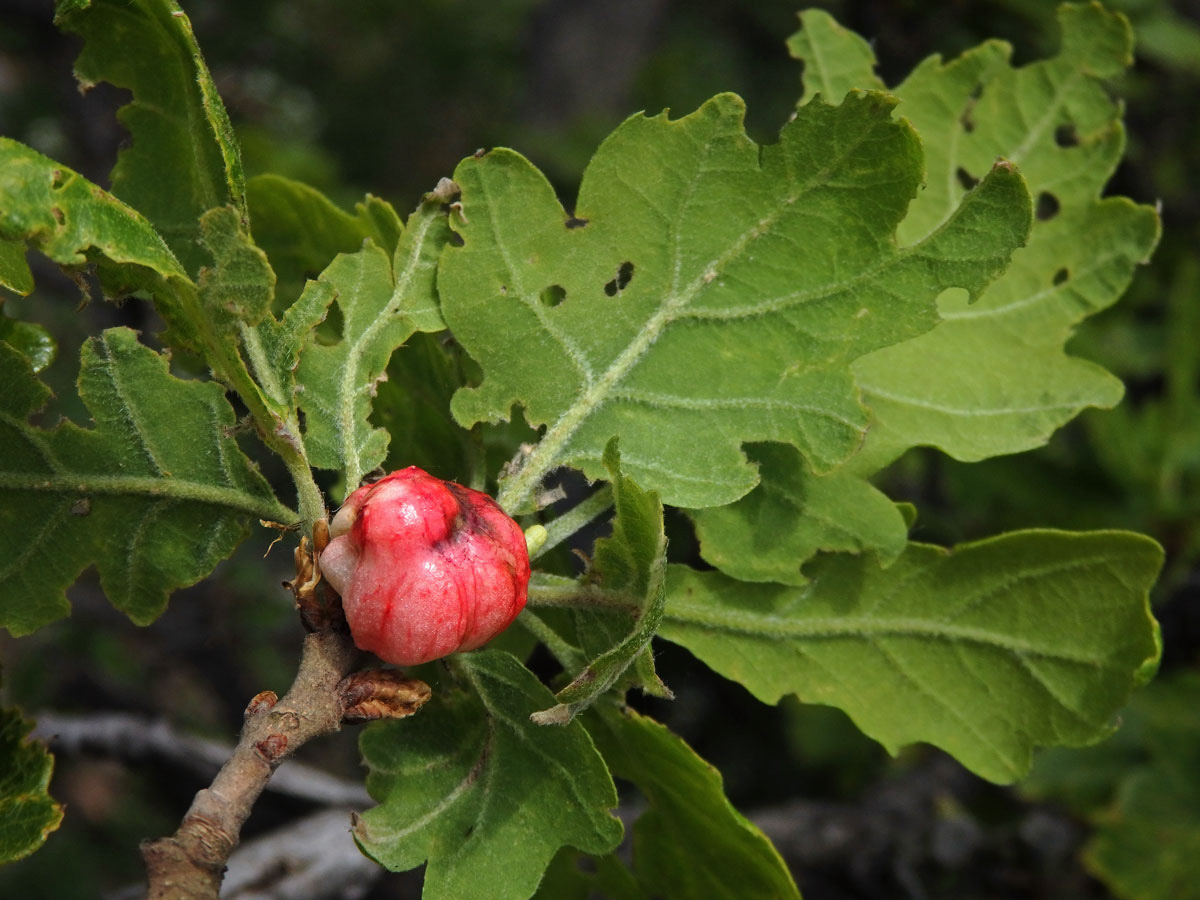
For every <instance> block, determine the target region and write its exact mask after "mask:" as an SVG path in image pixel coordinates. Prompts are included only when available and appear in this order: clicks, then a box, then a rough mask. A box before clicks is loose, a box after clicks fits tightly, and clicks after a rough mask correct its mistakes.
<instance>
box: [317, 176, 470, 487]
mask: <svg viewBox="0 0 1200 900" xmlns="http://www.w3.org/2000/svg"><path fill="white" fill-rule="evenodd" d="M449 236H450V230H449V226H448V224H447V222H446V212H445V211H444V209H443V204H442V198H440V197H438V196H435V195H434V194H427V195H426V196H425V198H424V199H423V200H422V202H421V205H420V206H419V207H418V208H417V210H416V212H414V213H413V214H412V215H411V216H410V217H409V220H408V223H407V225H406V227H405V229H404V233H403V234H402V235H401V236H400V239H399V242H398V243H397V245H396V252H395V255H394V257H389V256H388V255H387V254H386V253H385V252H384V251H383V250H381V249H380V248H379V247H378V246H377V245H376V244H375V243H374V242H373V241H368V243H367V244H366V245H365V246H364V247H363V248H362V249H361V250H360V251H358V252H357V253H350V254H345V253H343V254H340V255H338V256H337V257H336V258H335V259H334V260H333V262H332V263H330V264H329V266H328V268H326V269H325V271H324V272H322V273H321V279H320V280H321V281H322V282H324V283H325V284H327V285H328V286H329V288H330V289H331V291H332V294H333V297H334V299H335V302H336V303H337V305H338V307H339V309H340V310H341V313H342V332H341V335H340V339H339V340H338V341H337V343H334V344H324V343H321V342H320V341H318V340H317V339H316V338H315V337H314V338H313V339H311V340H310V341H309V345H308V346H307V347H305V348H304V349H303V350H302V351H301V353H300V364H299V368H298V369H297V371H296V381H297V384H298V386H299V390H300V398H299V399H300V407H301V409H302V410H303V411H304V414H305V431H304V445H305V448H306V450H307V452H308V458H309V461H310V463H311V464H312V465H314V466H316V467H318V468H325V469H336V470H339V471H341V472H344V473H345V477H346V485H347V489H348V490H353V489H354V488H355V487H357V485H358V483H359V482H360V481H361V480H362V478H363V476H365V475H366V474H367V473H368V472H370V471H371V470H372V469H373V468H375V467H376V466H378V465H379V464H380V463H381V462H383V460H384V457H385V456H386V455H387V445H388V433H387V432H386V431H384V430H383V429H381V428H376V427H375V426H373V425H372V424H371V423H370V421H369V416H370V414H371V406H372V401H373V399H374V396H375V390H376V385H377V384H378V383H379V381H380V379H382V378H383V377H384V373H385V370H386V368H387V364H388V360H389V359H390V358H391V356H392V352H393V351H394V350H395V349H396V348H397V347H399V346H400V345H402V344H403V343H404V342H405V341H406V340H407V339H408V338H409V336H410V335H412V334H413V333H414V332H416V331H440V330H441V329H443V328H445V324H444V323H443V322H442V318H441V314H440V313H439V311H438V295H437V291H436V290H435V288H434V277H435V274H436V271H437V259H438V254H439V253H440V252H441V250H442V247H443V246H445V244H446V241H447V240H448V239H449Z"/></svg>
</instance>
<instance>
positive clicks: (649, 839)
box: [587, 708, 800, 900]
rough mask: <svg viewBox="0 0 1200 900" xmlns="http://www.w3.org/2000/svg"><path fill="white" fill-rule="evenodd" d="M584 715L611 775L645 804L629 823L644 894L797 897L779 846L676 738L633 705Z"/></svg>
mask: <svg viewBox="0 0 1200 900" xmlns="http://www.w3.org/2000/svg"><path fill="white" fill-rule="evenodd" d="M587 721H588V723H589V726H590V728H591V731H592V734H593V735H594V736H595V738H596V744H597V746H599V748H600V752H601V753H602V754H604V761H605V762H606V763H608V765H609V767H610V768H611V769H612V771H613V774H614V775H616V776H617V777H618V778H623V779H625V780H627V781H632V782H633V783H634V784H635V785H637V788H638V790H640V791H641V792H642V794H643V795H645V797H646V800H647V802H648V803H649V808H648V809H647V810H646V811H645V812H643V813H642V814H641V816H639V817H638V820H637V822H636V824H634V826H633V865H634V870H635V872H636V873H637V877H638V881H639V882H641V884H642V886H643V888H644V889H645V891H646V893H647V894H648V895H649V896H652V897H665V898H671V897H703V898H705V900H785V898H788V897H795V898H799V896H800V894H799V892H798V891H797V890H796V885H795V883H794V882H793V881H792V876H791V875H790V874H789V872H788V868H787V865H786V863H784V861H783V859H782V857H780V855H779V851H778V850H776V849H775V848H774V847H773V846H771V842H770V841H769V840H768V839H767V837H766V835H764V834H763V833H762V832H761V831H760V830H759V829H758V828H757V827H756V826H755V825H754V823H752V822H750V821H749V820H748V819H747V818H746V817H745V816H743V815H742V814H741V813H739V812H738V811H737V810H736V809H734V808H733V806H732V804H730V802H729V800H728V799H727V798H726V796H725V791H724V788H723V786H722V784H721V773H720V772H718V771H717V770H716V769H715V768H713V767H712V766H711V765H709V764H708V763H706V762H705V761H704V760H703V759H701V758H700V757H699V756H697V755H696V752H695V751H694V750H692V748H691V747H689V746H688V745H687V744H686V743H684V741H683V739H682V738H680V737H678V736H676V735H674V734H672V733H671V731H670V730H669V729H668V728H667V727H666V726H665V725H660V724H659V723H658V722H655V721H654V720H653V719H649V718H647V717H645V716H642V715H639V714H638V713H636V712H634V711H633V710H626V711H624V712H618V711H617V710H615V709H611V708H606V709H603V710H601V711H600V712H599V714H598V715H597V714H589V717H588V720H587Z"/></svg>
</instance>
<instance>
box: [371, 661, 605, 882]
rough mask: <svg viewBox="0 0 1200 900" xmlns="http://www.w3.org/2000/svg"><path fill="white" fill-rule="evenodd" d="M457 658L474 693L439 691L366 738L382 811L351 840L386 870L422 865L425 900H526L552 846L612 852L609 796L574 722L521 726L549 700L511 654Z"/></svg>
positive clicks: (592, 751)
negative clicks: (474, 899)
mask: <svg viewBox="0 0 1200 900" xmlns="http://www.w3.org/2000/svg"><path fill="white" fill-rule="evenodd" d="M455 659H456V663H455V665H456V667H457V668H459V669H460V670H461V672H462V673H463V675H464V677H465V680H466V682H467V685H468V686H469V688H470V690H467V689H465V687H461V686H454V685H452V684H448V683H445V684H442V685H440V686H438V687H437V689H436V690H435V692H434V699H433V700H432V701H431V702H430V703H429V704H428V705H427V706H425V708H423V709H422V710H421V712H420V713H418V714H417V715H415V716H413V717H412V718H410V719H403V720H397V721H392V722H386V723H381V724H377V725H372V726H371V727H370V728H368V729H367V730H366V731H365V732H364V733H363V736H362V739H361V741H360V748H361V750H362V754H363V758H364V760H365V761H366V764H367V766H368V767H369V768H370V774H369V775H368V776H367V789H368V790H369V791H370V792H371V795H372V796H373V797H375V798H376V799H377V800H378V801H379V804H380V805H379V806H377V807H375V808H374V809H371V810H368V811H367V812H366V813H364V814H363V816H362V818H361V819H360V820H359V822H358V824H357V826H356V827H355V830H354V835H355V838H356V839H357V840H358V842H359V845H360V846H361V847H362V848H363V850H364V851H365V852H366V853H367V855H368V856H370V857H371V858H372V859H374V860H376V861H377V862H379V863H380V864H381V865H383V866H386V867H387V868H389V869H391V870H393V871H403V870H407V869H412V868H415V867H416V866H419V865H420V864H421V863H422V862H426V861H427V862H426V867H425V889H424V893H423V894H422V896H423V897H425V900H459V898H462V897H488V898H490V900H525V898H527V897H529V896H531V895H532V894H533V893H534V891H535V890H536V888H537V886H538V882H539V880H540V879H541V877H542V873H543V872H544V871H545V870H546V867H547V866H548V865H549V864H550V861H551V859H552V858H553V857H554V854H555V853H556V852H557V851H558V849H559V848H560V847H564V846H571V847H576V848H578V849H580V850H583V851H584V852H586V853H591V854H596V855H600V854H605V853H608V852H610V851H611V850H613V849H614V848H615V847H616V845H617V843H618V842H619V841H620V839H621V823H620V822H619V821H618V820H617V819H616V818H614V817H613V816H612V815H611V814H610V812H609V810H611V809H613V808H614V807H616V805H617V794H616V790H615V789H614V787H613V784H612V780H611V778H610V777H609V774H608V770H607V769H606V768H605V766H604V762H603V761H602V760H601V758H600V755H599V753H597V752H596V748H595V747H594V746H593V744H592V740H591V738H590V737H589V736H588V733H587V731H585V730H584V728H583V726H582V725H580V724H579V723H578V722H575V723H572V724H570V725H567V726H566V727H564V728H539V727H538V726H536V725H534V724H533V723H531V722H530V721H529V715H530V713H532V712H534V711H535V710H538V709H543V708H545V707H546V706H547V705H549V704H550V703H552V702H553V699H554V698H553V695H552V694H551V693H550V691H549V690H548V689H547V688H546V687H545V686H544V685H542V683H541V682H539V681H538V680H537V678H536V677H535V676H534V675H533V674H532V673H530V672H529V671H528V670H527V669H526V668H525V667H524V666H522V665H521V664H520V663H519V662H518V661H517V660H516V659H515V658H514V657H513V656H511V655H509V654H507V653H504V652H501V651H496V650H483V651H478V652H475V653H468V654H463V655H461V656H459V657H456V658H455Z"/></svg>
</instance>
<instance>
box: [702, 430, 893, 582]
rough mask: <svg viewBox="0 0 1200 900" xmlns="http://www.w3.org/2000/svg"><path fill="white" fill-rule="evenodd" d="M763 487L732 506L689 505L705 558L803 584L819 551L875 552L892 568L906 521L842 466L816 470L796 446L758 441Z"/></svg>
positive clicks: (753, 575) (739, 574)
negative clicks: (808, 565)
mask: <svg viewBox="0 0 1200 900" xmlns="http://www.w3.org/2000/svg"><path fill="white" fill-rule="evenodd" d="M746 455H747V456H748V457H749V458H750V460H751V461H752V462H754V463H756V464H757V465H758V474H759V478H760V479H761V480H760V481H759V483H758V486H757V487H755V488H754V490H752V491H751V492H750V493H749V494H747V495H746V496H745V497H743V498H742V499H740V500H738V501H736V502H734V503H730V504H729V505H727V506H714V507H710V508H708V509H693V510H689V511H688V514H689V515H690V516H691V519H692V522H693V523H694V524H695V526H696V536H697V537H698V538H699V539H700V555H701V556H703V557H704V561H705V562H707V563H709V564H711V565H714V566H716V567H717V568H718V569H720V570H721V571H722V572H725V573H726V574H728V575H732V576H733V577H734V578H738V579H741V580H742V581H775V582H779V583H780V584H794V585H800V584H804V582H805V581H806V580H807V579H806V578H805V576H804V575H803V574H802V573H801V571H800V569H801V567H802V566H803V565H804V563H805V562H807V561H808V560H809V559H811V558H812V557H813V556H814V555H815V554H816V553H817V552H818V551H826V552H844V553H862V552H865V551H874V552H875V554H876V555H877V556H878V558H879V561H880V562H881V563H883V564H884V565H889V564H891V562H892V561H893V560H895V559H896V557H898V556H899V555H900V554H901V552H903V550H904V546H905V543H906V542H907V540H908V526H907V525H906V524H905V522H904V516H903V515H902V514H901V513H900V510H899V509H897V508H896V504H894V503H893V502H892V501H891V500H889V499H888V498H887V496H886V495H885V494H883V492H881V491H879V490H878V489H876V488H875V487H872V486H871V485H870V484H868V483H867V482H866V481H863V480H862V479H861V478H858V477H857V476H855V475H853V474H851V473H848V472H845V471H842V470H837V471H834V472H830V473H829V474H828V475H816V474H814V473H813V471H812V469H810V468H809V467H808V466H807V465H806V464H805V462H804V460H803V459H802V458H801V456H800V454H799V453H798V452H797V451H796V449H795V448H794V447H789V446H788V445H786V444H754V445H751V446H750V447H747V448H746Z"/></svg>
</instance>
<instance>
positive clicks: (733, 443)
mask: <svg viewBox="0 0 1200 900" xmlns="http://www.w3.org/2000/svg"><path fill="white" fill-rule="evenodd" d="M893 103H894V101H893V100H892V99H891V98H890V97H888V96H887V95H884V94H857V95H854V96H852V97H851V98H849V99H848V100H847V101H846V102H845V103H843V104H842V105H841V106H840V107H830V106H826V105H825V104H823V103H811V104H808V105H807V106H805V107H804V108H803V109H801V110H800V111H799V112H798V114H797V116H796V118H795V119H794V120H793V121H792V122H790V123H788V124H787V125H786V126H785V127H784V129H783V131H782V133H781V136H780V141H779V143H778V144H774V145H771V146H765V147H759V146H758V145H756V144H755V143H754V142H753V141H751V140H750V139H749V138H748V137H746V134H745V132H744V130H743V125H742V118H743V112H744V108H743V105H742V102H741V100H739V99H738V98H737V97H734V96H732V95H728V94H726V95H721V96H718V97H715V98H714V99H712V100H710V101H709V102H708V103H706V104H704V106H702V107H701V108H700V109H699V110H698V111H696V112H695V113H693V114H692V115H689V116H685V117H684V118H681V119H677V120H674V121H672V120H670V119H668V118H667V116H666V115H665V114H663V115H660V116H656V117H653V118H646V117H644V116H640V115H639V116H634V117H633V118H631V119H629V120H627V121H626V122H625V123H624V124H623V125H621V126H620V127H619V128H618V129H617V130H616V131H615V132H614V133H613V134H612V135H611V136H610V137H609V138H608V139H607V140H606V141H605V142H604V144H603V145H602V146H601V147H600V149H599V150H598V151H597V153H596V155H595V157H594V158H593V159H592V161H591V163H590V165H589V166H588V169H587V172H586V173H585V175H584V178H583V184H582V187H581V188H580V192H579V198H578V203H577V206H576V208H575V211H574V215H573V216H571V215H568V214H567V213H566V212H564V211H563V209H562V207H561V206H560V205H559V203H558V200H557V199H556V197H555V193H554V190H553V188H552V187H551V186H550V184H549V183H548V182H547V181H546V179H545V178H544V177H543V176H542V174H541V173H540V172H538V171H537V170H536V169H535V168H534V167H533V166H532V165H531V164H530V163H529V162H528V161H526V160H525V159H524V158H523V157H521V156H519V155H517V154H516V153H513V152H511V151H506V150H497V151H493V152H491V153H487V154H484V155H482V156H478V157H472V158H470V159H467V160H465V161H464V162H463V163H461V164H460V165H459V167H458V169H457V170H456V172H455V181H456V182H457V183H458V184H459V185H460V186H461V188H462V216H461V217H458V218H456V221H455V224H454V227H455V230H456V231H457V232H458V234H459V235H460V236H461V238H462V240H463V246H461V247H449V248H447V250H446V252H445V253H444V254H443V256H442V261H441V265H440V269H439V276H438V278H439V280H438V288H439V292H440V294H441V296H442V311H443V314H444V315H445V317H446V322H447V324H448V326H449V327H450V329H451V331H453V332H454V335H455V337H456V338H457V339H458V340H459V341H461V342H462V344H463V346H464V347H465V348H466V349H467V351H468V352H469V353H470V354H471V355H472V356H473V357H475V359H476V360H477V361H478V362H479V363H480V365H481V366H482V368H483V381H482V383H481V384H480V385H479V386H478V387H476V388H471V389H465V390H463V391H460V392H459V393H458V394H457V395H456V396H455V398H454V404H453V407H452V408H453V412H454V414H455V416H456V417H457V418H458V420H459V421H460V422H462V423H464V424H471V423H473V422H476V421H481V420H488V421H497V420H500V419H505V418H507V417H508V416H509V415H510V412H511V408H512V406H513V404H514V403H519V404H521V405H522V406H523V407H524V410H525V416H526V418H527V419H528V420H529V421H530V423H531V424H534V425H535V426H538V425H545V426H546V431H545V433H544V435H543V437H542V439H541V441H540V442H539V443H538V445H537V446H536V447H535V448H534V450H533V451H532V453H531V454H530V455H529V456H528V457H526V458H525V460H524V464H523V465H522V467H521V468H520V469H519V470H518V471H517V472H516V473H515V474H513V475H512V476H511V477H509V478H508V479H507V480H506V481H505V482H504V484H503V485H502V487H501V492H500V502H501V505H503V506H504V507H505V508H506V509H508V510H510V511H517V510H521V509H525V508H528V506H529V504H530V501H531V498H532V497H533V496H534V495H535V493H536V491H537V487H538V484H539V483H540V482H541V479H542V478H543V477H544V476H545V475H546V474H547V473H548V472H549V471H550V470H552V469H553V468H555V467H557V466H561V465H571V466H576V467H579V468H582V469H583V471H584V472H585V473H586V474H587V475H588V476H589V477H592V478H603V477H604V476H605V472H604V468H603V464H602V455H603V451H604V447H605V446H606V445H607V443H608V441H609V440H610V439H611V438H612V437H614V436H619V437H620V441H621V453H622V458H623V465H624V468H625V470H626V471H627V472H629V474H630V475H631V477H633V478H634V479H635V480H636V481H637V482H638V484H640V485H643V486H644V487H645V488H646V489H647V490H654V491H657V492H658V493H659V494H660V495H661V497H662V499H663V502H665V503H670V504H673V505H678V506H691V507H701V506H714V505H720V504H723V503H729V502H731V501H733V500H736V499H737V498H738V497H740V496H742V495H744V494H745V493H746V492H747V491H749V490H750V489H751V488H752V487H753V486H754V484H755V483H756V481H757V476H756V473H755V471H754V468H753V466H751V465H750V464H749V463H748V462H747V461H746V458H745V456H744V454H743V453H742V451H741V443H742V442H743V441H752V440H776V441H785V442H788V443H791V444H793V445H795V446H796V447H798V448H799V449H800V450H801V451H802V452H803V453H804V455H805V457H806V458H807V459H808V460H809V462H810V464H811V465H812V467H813V468H814V470H817V471H820V472H824V471H828V470H829V469H830V468H832V467H834V466H837V465H838V464H839V463H841V462H843V461H844V460H845V459H846V458H847V457H848V456H850V455H851V454H853V453H854V452H855V450H856V449H857V447H858V446H859V444H860V443H861V441H862V435H863V429H864V428H865V426H866V413H865V412H864V410H863V409H862V408H861V407H860V406H859V403H858V398H857V393H856V390H855V388H854V386H853V383H852V380H851V378H850V372H849V365H850V363H851V362H852V361H853V360H854V359H856V358H857V357H859V356H861V355H862V354H864V353H867V352H869V351H871V350H874V349H877V348H879V347H883V346H887V345H888V344H892V343H895V342H897V341H900V340H904V339H906V338H910V337H913V336H915V335H917V334H920V333H921V332H923V331H926V330H928V329H929V328H930V327H932V325H933V324H934V322H935V320H936V310H935V306H934V299H935V298H936V297H937V295H938V294H939V293H940V292H941V291H942V290H944V289H945V288H948V287H953V286H957V287H963V288H966V289H968V290H970V291H971V292H978V291H979V290H981V289H982V288H983V286H984V285H985V284H986V283H987V282H988V281H989V280H990V279H991V278H993V277H995V276H996V275H997V274H999V273H1000V272H1001V271H1002V270H1003V268H1004V266H1005V264H1006V263H1007V261H1008V257H1009V255H1010V254H1011V252H1012V250H1013V249H1014V248H1015V247H1017V246H1019V245H1020V244H1021V243H1022V242H1023V241H1024V239H1025V235H1026V232H1027V230H1028V227H1029V217H1030V211H1029V199H1028V195H1027V193H1026V191H1025V187H1024V183H1023V182H1022V180H1021V177H1020V176H1019V175H1018V174H1017V173H1016V172H1015V170H1013V169H1011V168H1009V167H1007V166H999V167H997V168H996V169H995V170H993V171H992V172H991V173H990V175H989V176H988V177H986V178H985V179H984V180H983V181H982V182H981V184H980V185H979V186H978V189H977V190H975V191H973V192H972V193H970V194H969V195H967V197H966V198H964V201H963V202H962V204H960V205H959V207H958V209H957V212H956V214H955V215H954V216H953V217H951V218H950V219H949V220H948V221H947V222H946V223H945V224H944V226H943V227H942V228H940V229H939V230H938V231H936V232H935V233H933V234H931V235H930V236H929V238H928V239H927V240H925V241H924V242H922V243H920V244H919V245H916V246H913V247H910V248H908V249H906V250H899V249H898V248H897V247H896V244H895V239H894V232H895V228H896V225H897V224H898V223H899V221H900V220H901V219H902V218H903V216H904V214H905V210H906V209H907V207H908V203H909V201H910V200H911V199H912V197H913V196H914V195H915V194H916V192H917V190H918V188H919V186H920V183H921V176H922V162H921V153H920V148H919V146H918V141H917V139H916V136H915V134H914V133H913V132H912V130H911V129H910V128H909V126H908V125H907V124H905V123H904V122H902V121H897V120H895V119H893V117H892V106H893ZM500 333H503V334H504V335H505V336H506V339H505V340H503V341H499V340H496V335H497V334H500Z"/></svg>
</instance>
